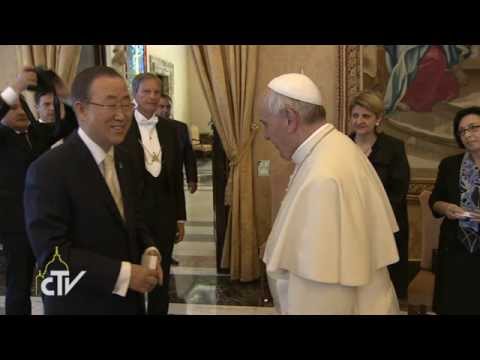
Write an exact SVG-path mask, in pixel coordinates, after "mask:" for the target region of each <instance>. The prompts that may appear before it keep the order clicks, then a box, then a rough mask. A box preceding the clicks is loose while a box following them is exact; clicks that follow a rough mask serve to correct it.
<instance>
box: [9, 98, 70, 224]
mask: <svg viewBox="0 0 480 360" xmlns="http://www.w3.org/2000/svg"><path fill="white" fill-rule="evenodd" d="M9 110H10V107H9V106H8V104H6V103H5V102H4V101H3V100H2V99H1V97H0V118H3V117H4V116H5V115H6V114H7V113H8V111H9ZM61 125H62V124H56V125H53V124H41V123H39V122H37V121H35V120H34V121H31V123H30V126H29V128H28V139H29V141H30V143H31V145H32V146H31V147H30V146H29V144H28V142H27V140H26V139H25V136H24V135H19V134H17V133H16V132H15V131H14V130H13V129H11V128H9V127H7V126H4V125H2V124H0V233H1V232H17V233H18V232H23V231H25V221H24V210H23V190H24V184H25V175H26V173H27V168H28V166H29V165H30V164H31V162H32V161H34V160H35V159H36V158H37V157H38V156H40V155H41V154H42V153H43V152H45V151H47V150H48V149H49V148H50V146H51V145H53V144H54V143H55V142H56V141H57V140H59V139H60V137H59V135H58V134H59V133H60V132H61V131H60V130H61Z"/></svg>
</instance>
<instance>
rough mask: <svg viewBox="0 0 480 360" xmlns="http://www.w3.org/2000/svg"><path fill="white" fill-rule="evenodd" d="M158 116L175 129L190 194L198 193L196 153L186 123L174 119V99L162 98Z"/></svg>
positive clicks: (173, 263) (176, 263)
mask: <svg viewBox="0 0 480 360" xmlns="http://www.w3.org/2000/svg"><path fill="white" fill-rule="evenodd" d="M157 115H158V116H159V117H160V118H161V119H162V121H168V122H170V123H171V124H172V126H173V127H175V129H176V131H177V136H178V142H179V145H180V155H179V157H180V159H181V161H182V164H183V167H184V168H185V175H186V177H187V186H188V190H189V191H190V194H193V193H195V192H196V191H197V184H198V176H197V159H196V157H195V151H193V146H192V141H191V140H190V135H189V133H188V127H187V125H186V124H185V123H183V122H181V121H178V120H174V119H172V98H171V97H170V96H168V95H166V94H162V95H161V96H160V101H159V104H158V109H157ZM172 265H173V266H177V265H179V262H178V261H177V260H176V259H175V258H173V257H172Z"/></svg>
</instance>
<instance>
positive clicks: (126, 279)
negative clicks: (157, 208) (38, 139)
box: [78, 128, 158, 297]
mask: <svg viewBox="0 0 480 360" xmlns="http://www.w3.org/2000/svg"><path fill="white" fill-rule="evenodd" d="M78 136H80V139H82V141H83V142H84V143H85V145H86V146H87V148H88V150H89V151H90V153H91V154H92V156H93V158H94V159H95V162H96V163H97V166H98V169H99V170H100V172H101V173H102V175H104V170H103V166H102V163H103V160H104V159H105V157H106V156H107V153H106V152H105V151H104V150H103V149H102V148H101V147H100V146H99V145H98V144H96V143H95V142H94V141H93V140H92V139H91V138H90V137H89V136H88V135H87V134H86V133H85V131H83V129H81V128H79V129H78ZM110 151H111V152H112V155H113V151H114V148H113V147H112V148H111V149H110ZM152 249H153V250H155V251H156V252H158V250H157V248H155V247H153V246H152V247H149V248H148V249H146V250H145V252H144V254H143V255H145V253H147V252H148V251H149V250H152ZM131 274H132V265H131V263H130V262H128V261H122V265H121V268H120V273H119V274H118V278H117V281H116V283H115V287H114V289H113V291H112V293H113V294H117V295H120V296H123V297H124V296H126V295H127V291H128V286H129V285H130V277H131Z"/></svg>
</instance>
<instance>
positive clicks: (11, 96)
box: [1, 86, 18, 106]
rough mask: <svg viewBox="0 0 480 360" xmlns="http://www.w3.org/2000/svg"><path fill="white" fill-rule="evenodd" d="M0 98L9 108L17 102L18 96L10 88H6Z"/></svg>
mask: <svg viewBox="0 0 480 360" xmlns="http://www.w3.org/2000/svg"><path fill="white" fill-rule="evenodd" d="M1 96H2V99H3V101H5V102H6V103H7V104H8V105H10V106H13V105H15V103H16V102H17V100H18V94H17V92H16V91H15V90H14V89H13V88H12V87H11V86H8V87H7V88H6V89H5V90H3V91H2V95H1Z"/></svg>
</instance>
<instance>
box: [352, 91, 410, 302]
mask: <svg viewBox="0 0 480 360" xmlns="http://www.w3.org/2000/svg"><path fill="white" fill-rule="evenodd" d="M349 110H350V117H351V121H352V131H353V132H352V133H351V134H350V137H351V138H352V140H353V141H355V143H356V144H357V145H358V146H359V147H360V149H361V150H362V151H363V152H364V153H365V155H366V156H368V159H369V160H370V162H371V163H372V165H373V167H374V168H375V170H376V171H377V174H378V176H379V178H380V180H381V181H382V184H383V187H384V188H385V191H386V193H387V195H388V198H389V200H390V204H391V205H392V208H393V211H394V213H395V217H396V219H397V223H398V227H399V229H400V230H399V231H398V232H397V233H396V234H395V240H396V243H397V248H398V253H399V256H400V260H399V262H397V263H396V264H392V265H390V266H389V267H388V269H389V272H390V277H391V279H392V282H393V285H394V286H395V291H396V293H397V296H398V297H399V298H401V299H405V298H406V297H407V292H408V231H409V230H408V214H407V193H408V185H409V183H410V166H409V165H408V160H407V155H406V153H405V145H404V144H403V142H402V141H401V140H398V139H395V138H393V137H391V136H388V135H386V134H384V133H379V132H378V131H377V127H378V126H379V125H380V123H381V121H382V119H383V112H384V105H383V101H382V99H381V98H380V97H379V96H378V95H377V94H376V93H374V92H372V91H364V92H362V93H360V94H358V95H357V96H355V97H354V98H353V99H352V101H351V103H350V108H349Z"/></svg>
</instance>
